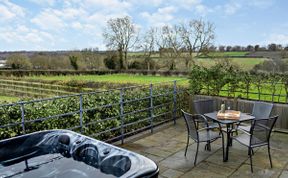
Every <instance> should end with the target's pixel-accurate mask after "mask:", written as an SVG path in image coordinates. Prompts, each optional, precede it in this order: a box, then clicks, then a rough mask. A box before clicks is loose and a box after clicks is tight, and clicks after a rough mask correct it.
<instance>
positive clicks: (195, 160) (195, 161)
mask: <svg viewBox="0 0 288 178" xmlns="http://www.w3.org/2000/svg"><path fill="white" fill-rule="evenodd" d="M198 149H199V142H197V149H196V155H195V159H194V166H195V165H196V163H197V156H198Z"/></svg>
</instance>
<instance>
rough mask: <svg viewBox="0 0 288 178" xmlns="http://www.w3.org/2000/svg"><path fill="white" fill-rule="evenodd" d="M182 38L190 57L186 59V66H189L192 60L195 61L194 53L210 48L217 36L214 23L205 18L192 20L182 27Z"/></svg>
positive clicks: (197, 53)
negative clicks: (206, 20) (204, 19)
mask: <svg viewBox="0 0 288 178" xmlns="http://www.w3.org/2000/svg"><path fill="white" fill-rule="evenodd" d="M180 34H181V38H182V40H183V43H184V47H185V49H186V50H187V51H188V54H189V58H187V60H186V67H187V68H189V66H190V61H193V53H195V52H196V55H197V56H198V55H199V53H200V52H201V51H203V49H208V48H209V46H210V45H211V43H212V41H213V40H214V38H215V34H214V25H213V24H212V23H210V22H205V21H203V20H201V19H200V20H191V21H189V22H188V23H187V24H184V23H183V24H182V25H181V28H180Z"/></svg>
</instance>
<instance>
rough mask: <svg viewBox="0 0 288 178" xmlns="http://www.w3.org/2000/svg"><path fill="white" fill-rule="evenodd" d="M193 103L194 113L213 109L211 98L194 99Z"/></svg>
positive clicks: (202, 112)
mask: <svg viewBox="0 0 288 178" xmlns="http://www.w3.org/2000/svg"><path fill="white" fill-rule="evenodd" d="M193 103H194V109H195V112H196V114H205V113H210V112H214V111H215V107H214V100H212V99H205V100H194V101H193Z"/></svg>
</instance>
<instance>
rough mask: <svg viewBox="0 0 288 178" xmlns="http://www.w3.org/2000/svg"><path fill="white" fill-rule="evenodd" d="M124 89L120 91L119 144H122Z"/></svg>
mask: <svg viewBox="0 0 288 178" xmlns="http://www.w3.org/2000/svg"><path fill="white" fill-rule="evenodd" d="M123 94H124V88H121V90H120V101H119V102H120V119H121V144H123V143H124V116H123V114H124V106H123Z"/></svg>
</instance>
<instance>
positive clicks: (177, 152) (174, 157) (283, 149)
mask: <svg viewBox="0 0 288 178" xmlns="http://www.w3.org/2000/svg"><path fill="white" fill-rule="evenodd" d="M224 136H225V135H224ZM186 139H187V132H186V126H185V123H184V120H182V119H180V120H179V119H178V120H177V124H176V125H173V124H169V125H167V126H165V127H162V128H161V129H158V130H156V131H155V132H154V134H143V135H142V136H141V138H140V139H139V138H138V139H137V138H136V139H132V140H130V141H127V142H126V143H125V144H124V145H120V146H121V147H123V148H126V149H128V150H131V151H134V152H137V153H139V154H142V155H145V156H146V157H148V158H150V159H152V160H154V161H155V162H156V163H157V164H158V166H159V168H160V174H159V177H160V178H176V177H181V178H193V177H201V178H204V177H205V178H206V177H213V178H217V177H261V178H264V177H281V178H284V177H288V134H283V133H272V137H271V140H270V143H271V154H272V162H273V168H272V169H271V168H270V164H269V158H268V152H267V147H262V148H258V149H255V150H254V152H255V154H254V156H253V168H254V173H253V174H252V173H251V171H250V162H249V157H248V149H247V147H245V146H242V145H240V144H239V143H237V142H236V141H233V146H232V147H231V148H230V150H229V160H228V162H225V163H224V162H223V161H222V148H221V139H218V140H217V141H215V142H213V143H212V144H211V147H212V150H211V152H209V151H205V150H204V146H205V143H200V146H199V153H198V161H197V162H198V163H197V165H196V166H194V164H193V162H194V156H195V152H196V143H195V142H193V141H192V140H191V139H190V145H189V148H188V151H187V157H185V156H184V151H185V146H186ZM225 142H226V140H225Z"/></svg>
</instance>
